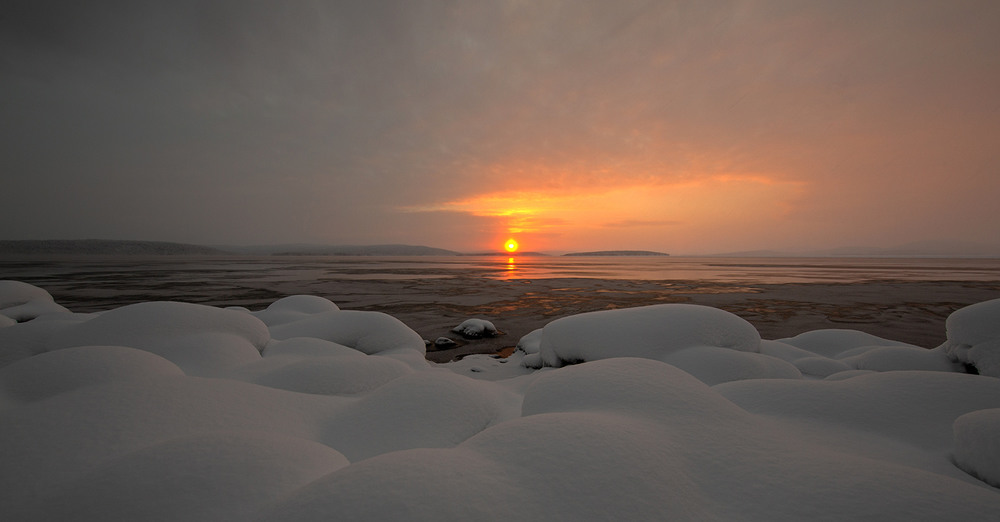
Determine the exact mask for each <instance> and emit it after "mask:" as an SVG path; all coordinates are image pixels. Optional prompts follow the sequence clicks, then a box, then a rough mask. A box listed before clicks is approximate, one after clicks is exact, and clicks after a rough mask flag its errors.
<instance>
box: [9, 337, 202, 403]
mask: <svg viewBox="0 0 1000 522" xmlns="http://www.w3.org/2000/svg"><path fill="white" fill-rule="evenodd" d="M182 375H184V372H182V371H181V369H180V368H178V367H177V365H175V364H173V363H171V362H170V361H168V360H166V359H164V358H162V357H160V356H158V355H154V354H152V353H149V352H144V351H142V350H136V349H134V348H126V347H122V346H81V347H76V348H67V349H65V350H57V351H54V352H48V353H42V354H39V355H36V356H34V357H30V358H28V359H22V360H20V361H18V362H16V363H14V364H11V365H10V366H7V367H5V368H3V369H0V393H2V394H4V395H6V396H7V397H9V398H11V399H14V400H16V401H21V402H31V401H37V400H41V399H46V398H48V397H52V396H54V395H58V394H60V393H65V392H67V391H71V390H75V389H77V388H80V387H83V386H90V385H94V384H103V383H107V382H114V381H134V382H142V381H144V380H146V379H150V378H153V377H160V376H182Z"/></svg>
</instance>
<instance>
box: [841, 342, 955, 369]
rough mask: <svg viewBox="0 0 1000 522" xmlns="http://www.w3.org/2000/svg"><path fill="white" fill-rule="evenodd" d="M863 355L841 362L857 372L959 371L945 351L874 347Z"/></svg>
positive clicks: (852, 356) (905, 347) (912, 347)
mask: <svg viewBox="0 0 1000 522" xmlns="http://www.w3.org/2000/svg"><path fill="white" fill-rule="evenodd" d="M868 348H869V349H866V350H864V351H863V352H862V353H858V354H857V355H851V356H848V357H841V358H840V359H839V361H840V362H842V363H844V364H846V365H848V366H850V367H851V368H854V369H856V370H874V371H877V372H887V371H894V370H925V371H936V372H954V371H958V370H959V368H957V367H956V365H955V364H954V363H952V362H951V360H949V359H948V356H947V355H945V353H944V351H943V350H937V349H935V350H928V349H926V348H917V347H915V346H874V347H868Z"/></svg>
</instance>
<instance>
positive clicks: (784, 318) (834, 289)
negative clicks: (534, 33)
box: [0, 258, 1000, 362]
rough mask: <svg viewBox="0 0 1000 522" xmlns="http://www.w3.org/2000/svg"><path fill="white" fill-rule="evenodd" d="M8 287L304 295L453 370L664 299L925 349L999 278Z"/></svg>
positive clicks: (86, 299)
mask: <svg viewBox="0 0 1000 522" xmlns="http://www.w3.org/2000/svg"><path fill="white" fill-rule="evenodd" d="M0 270H2V276H0V278H5V279H18V280H21V281H24V282H27V283H31V284H34V285H37V286H40V287H42V288H45V289H46V290H48V291H49V292H50V293H51V294H52V295H53V297H54V298H55V299H56V301H57V302H59V303H60V304H62V305H64V306H66V307H68V308H69V309H70V310H73V311H75V312H91V311H100V310H107V309H111V308H115V307H118V306H123V305H126V304H130V303H136V302H143V301H155V300H173V301H184V302H191V303H202V304H207V305H213V306H243V307H246V308H249V309H253V310H256V309H262V308H264V307H266V306H267V305H268V304H270V303H272V302H273V301H275V300H277V299H279V298H281V297H285V296H288V295H295V294H311V295H318V296H322V297H325V298H327V299H330V300H331V301H333V302H335V303H337V305H338V306H340V307H341V308H343V309H355V310H372V311H379V312H385V313H387V314H390V315H392V316H394V317H396V318H398V319H400V320H401V321H403V322H404V323H406V324H407V325H408V326H409V327H411V328H413V329H414V330H416V331H417V333H419V334H420V335H421V336H422V337H423V338H424V339H428V340H431V341H433V340H434V339H436V338H438V337H442V336H447V337H449V338H452V339H454V340H456V341H458V343H459V346H458V347H456V348H452V349H449V350H441V351H436V350H434V349H433V346H432V347H431V348H430V349H429V350H428V354H427V358H428V359H430V360H432V361H437V362H445V361H449V360H453V359H455V358H458V357H461V356H463V355H466V354H469V353H495V352H498V351H500V350H502V349H503V348H506V347H510V346H513V345H514V344H516V343H517V341H518V339H520V338H521V336H523V335H525V334H527V333H528V332H530V331H532V330H534V329H536V328H541V327H542V326H544V325H545V324H546V323H548V322H550V321H552V320H554V319H558V318H560V317H565V316H568V315H573V314H579V313H582V312H590V311H595V310H608V309H614V308H624V307H634V306H643V305H650V304H659V303H693V304H702V305H708V306H714V307H717V308H721V309H724V310H727V311H730V312H732V313H735V314H736V315H739V316H740V317H743V318H744V319H746V320H747V321H749V322H750V323H752V324H753V325H754V326H756V327H757V329H758V331H760V333H761V336H762V337H764V338H766V339H778V338H782V337H790V336H794V335H797V334H799V333H802V332H805V331H809V330H816V329H820V328H852V329H857V330H862V331H865V332H869V333H872V334H874V335H878V336H880V337H885V338H888V339H894V340H899V341H904V342H908V343H912V344H915V345H918V346H923V347H928V348H930V347H934V346H937V345H938V344H940V343H941V342H943V341H944V340H945V319H946V318H947V317H948V315H949V314H950V313H952V312H953V311H955V310H957V309H959V308H962V307H964V306H967V305H970V304H973V303H977V302H980V301H986V300H989V299H996V298H1000V277H998V278H997V280H979V281H926V280H925V281H920V280H917V281H914V280H893V279H885V280H866V281H863V282H857V281H854V282H844V283H838V282H831V281H829V280H824V281H823V282H810V283H798V282H796V283H784V284H755V283H732V282H718V281H708V280H659V281H650V280H630V279H602V278H582V277H568V278H543V279H498V278H492V277H485V276H484V272H483V271H482V270H475V269H472V270H467V269H462V268H447V269H441V270H440V271H439V272H436V271H435V270H436V269H428V268H421V269H420V270H419V273H415V272H412V271H411V269H410V268H407V267H405V266H401V267H399V268H392V267H390V268H388V269H381V270H380V273H381V274H384V275H380V276H378V277H373V278H368V277H367V276H366V277H362V278H358V277H356V275H357V274H352V273H349V272H347V271H345V270H337V271H331V270H329V269H326V268H324V265H323V264H322V263H319V262H318V261H316V260H308V259H306V260H300V259H280V260H275V259H273V258H269V259H235V260H234V259H223V260H212V259H204V258H199V259H196V260H184V261H183V262H181V261H179V260H176V259H153V260H148V259H147V260H142V261H141V262H139V261H137V260H122V259H115V260H86V261H80V260H72V261H67V260H49V261H46V262H40V261H39V260H30V261H29V260H6V261H4V260H0ZM470 317H479V318H483V319H487V320H489V321H492V322H493V323H494V324H495V325H496V327H497V328H498V329H499V330H501V331H502V332H504V335H501V336H498V337H495V338H487V339H479V340H466V339H462V338H461V337H460V336H459V335H458V334H455V333H452V332H451V331H450V330H451V328H453V327H454V326H456V325H457V324H458V323H460V322H461V321H463V320H465V319H468V318H470Z"/></svg>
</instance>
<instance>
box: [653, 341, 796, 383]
mask: <svg viewBox="0 0 1000 522" xmlns="http://www.w3.org/2000/svg"><path fill="white" fill-rule="evenodd" d="M663 362H666V363H669V364H672V365H674V366H676V367H678V368H680V369H682V370H684V371H686V372H688V373H690V374H691V375H693V376H695V377H696V378H697V379H698V380H700V381H701V382H703V383H705V384H708V385H709V386H714V385H716V384H720V383H723V382H730V381H740V380H743V379H801V378H802V372H800V371H799V369H798V368H796V367H795V365H793V364H792V363H789V362H786V361H782V360H781V359H778V358H777V357H771V356H770V355H763V354H760V353H754V352H740V351H737V350H730V349H728V348H719V347H717V346H692V347H691V348H684V349H683V350H677V351H676V352H673V353H670V354H668V355H666V356H665V357H663Z"/></svg>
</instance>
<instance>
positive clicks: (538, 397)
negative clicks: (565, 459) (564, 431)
mask: <svg viewBox="0 0 1000 522" xmlns="http://www.w3.org/2000/svg"><path fill="white" fill-rule="evenodd" d="M572 411H613V412H616V413H629V412H631V413H642V414H643V415H653V416H657V417H670V418H676V417H678V416H689V415H690V416H697V415H708V416H710V417H714V416H716V415H721V416H730V417H741V416H745V415H746V412H744V411H742V410H740V409H739V408H737V407H736V406H735V405H733V404H732V403H731V402H729V401H727V400H725V399H723V398H722V397H721V396H720V395H718V394H716V393H714V392H712V391H711V390H710V389H709V388H708V387H707V386H706V385H705V384H704V383H703V382H700V381H699V380H697V379H696V378H695V377H693V376H692V375H690V374H688V373H687V372H685V371H683V370H680V369H678V368H675V367H673V366H671V365H669V364H666V363H661V362H658V361H649V360H647V359H637V358H631V357H619V358H614V359H605V360H602V361H595V362H588V363H585V364H580V365H576V366H571V367H567V368H562V369H560V370H559V371H556V372H551V373H547V374H544V375H541V376H540V377H539V378H538V379H537V380H535V382H533V383H532V384H531V386H529V387H528V389H527V390H526V391H525V394H524V402H523V403H522V405H521V414H522V415H524V416H529V415H538V414H542V413H549V412H572Z"/></svg>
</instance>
